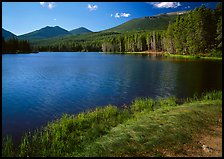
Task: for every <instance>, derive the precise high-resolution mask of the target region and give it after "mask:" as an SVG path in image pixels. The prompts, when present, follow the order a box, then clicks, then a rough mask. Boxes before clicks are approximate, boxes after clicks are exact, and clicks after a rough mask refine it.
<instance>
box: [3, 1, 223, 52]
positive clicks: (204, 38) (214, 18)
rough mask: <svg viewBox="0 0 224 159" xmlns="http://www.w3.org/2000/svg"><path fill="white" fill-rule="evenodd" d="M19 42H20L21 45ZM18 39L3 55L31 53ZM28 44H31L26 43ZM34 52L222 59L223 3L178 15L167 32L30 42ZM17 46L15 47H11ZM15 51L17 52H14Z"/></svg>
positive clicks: (7, 45)
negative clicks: (145, 53) (161, 54)
mask: <svg viewBox="0 0 224 159" xmlns="http://www.w3.org/2000/svg"><path fill="white" fill-rule="evenodd" d="M17 43H18V42H17ZM17 43H16V42H15V39H13V40H12V39H11V40H8V41H6V42H5V41H3V49H4V50H3V52H4V51H6V52H10V51H14V52H15V51H16V50H17V51H18V50H22V51H25V50H29V49H30V46H29V47H28V45H27V48H24V49H23V47H24V43H25V41H21V42H19V43H21V44H23V45H22V46H21V47H22V48H18V47H19V46H20V45H18V44H17ZM26 43H27V44H28V42H26ZM30 43H31V45H32V50H38V51H74V52H80V51H81V52H94V51H103V52H139V51H150V52H169V53H173V54H194V55H202V54H210V53H214V54H213V56H221V49H222V3H219V4H218V5H217V7H216V9H214V10H212V9H210V8H206V7H205V6H204V5H202V6H201V7H200V8H195V9H194V10H193V11H190V12H188V13H187V14H183V15H178V16H177V17H176V20H175V21H174V22H173V23H170V24H169V25H168V27H167V29H166V30H158V31H155V30H154V31H150V30H148V31H147V30H142V31H129V32H95V33H89V34H85V35H77V36H72V37H71V36H67V37H66V36H64V37H57V38H49V39H43V40H34V41H31V42H30ZM12 45H13V46H15V47H11V46H12ZM12 48H13V49H12Z"/></svg>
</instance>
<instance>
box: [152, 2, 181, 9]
mask: <svg viewBox="0 0 224 159" xmlns="http://www.w3.org/2000/svg"><path fill="white" fill-rule="evenodd" d="M148 3H149V4H151V5H153V7H154V8H177V7H179V6H181V4H180V2H148Z"/></svg>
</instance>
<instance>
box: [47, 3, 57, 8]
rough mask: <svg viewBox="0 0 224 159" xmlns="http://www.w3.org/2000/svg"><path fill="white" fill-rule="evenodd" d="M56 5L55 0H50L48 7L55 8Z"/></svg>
mask: <svg viewBox="0 0 224 159" xmlns="http://www.w3.org/2000/svg"><path fill="white" fill-rule="evenodd" d="M55 6H56V5H55V3H54V2H49V3H48V8H49V9H52V8H54V7H55Z"/></svg>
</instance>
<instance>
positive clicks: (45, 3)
mask: <svg viewBox="0 0 224 159" xmlns="http://www.w3.org/2000/svg"><path fill="white" fill-rule="evenodd" d="M40 5H41V6H42V7H45V5H47V7H48V8H49V9H52V8H54V7H55V6H56V4H55V2H40Z"/></svg>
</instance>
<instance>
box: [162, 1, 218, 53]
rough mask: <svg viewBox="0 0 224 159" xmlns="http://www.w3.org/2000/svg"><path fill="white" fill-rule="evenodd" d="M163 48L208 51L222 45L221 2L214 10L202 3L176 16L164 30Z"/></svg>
mask: <svg viewBox="0 0 224 159" xmlns="http://www.w3.org/2000/svg"><path fill="white" fill-rule="evenodd" d="M165 42H166V43H165V48H164V49H165V50H166V51H168V52H170V53H186V54H198V53H208V52H210V51H212V50H213V49H220V48H221V47H222V44H221V42H222V4H221V3H220V4H219V5H218V6H217V7H216V9H215V10H211V9H209V8H205V6H204V5H202V6H201V7H200V8H196V9H195V10H194V11H190V12H189V13H188V14H187V15H186V16H184V17H180V16H179V17H177V19H176V22H174V23H172V24H170V25H169V26H168V29H167V30H166V41H165Z"/></svg>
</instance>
